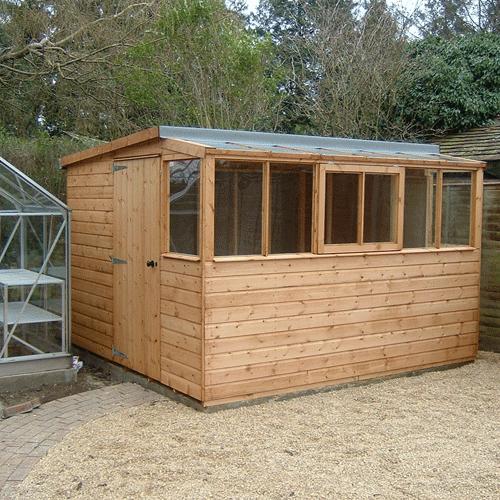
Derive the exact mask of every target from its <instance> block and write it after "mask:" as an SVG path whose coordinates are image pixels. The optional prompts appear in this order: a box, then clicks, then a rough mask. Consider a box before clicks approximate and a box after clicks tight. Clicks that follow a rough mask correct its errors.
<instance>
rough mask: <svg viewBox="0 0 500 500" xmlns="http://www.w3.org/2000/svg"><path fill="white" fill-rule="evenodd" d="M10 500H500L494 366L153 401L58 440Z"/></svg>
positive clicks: (497, 365) (483, 361) (486, 358)
mask: <svg viewBox="0 0 500 500" xmlns="http://www.w3.org/2000/svg"><path fill="white" fill-rule="evenodd" d="M16 498H17V499H23V500H24V499H37V500H44V499H58V500H59V499H67V498H70V499H82V500H83V499H92V500H94V499H99V500H108V499H113V500H122V499H123V500H138V499H142V498H145V499H162V500H164V499H169V500H170V499H183V500H189V499H196V500H198V499H210V498H214V499H249V500H250V499H251V500H254V499H266V500H267V499H285V498H298V499H323V498H324V499H342V500H350V499H353V500H354V499H355V500H364V499H379V500H380V499H390V500H398V499H426V500H429V499H439V500H446V499H454V500H456V499H468V500H473V499H500V355H499V354H493V353H485V352H481V353H480V355H479V358H478V360H477V361H476V362H474V363H471V364H468V365H465V366H462V367H459V368H454V369H450V370H445V371H435V372H427V373H423V374H421V375H418V376H414V377H401V378H393V379H388V380H384V381H381V382H379V383H372V384H368V385H363V386H353V387H347V388H344V389H341V390H333V391H329V392H321V393H316V394H312V395H307V396H301V397H297V398H292V399H287V400H280V399H274V400H269V401H266V402H264V403H261V404H258V405H254V406H248V407H240V408H235V409H227V410H223V411H220V412H216V413H200V412H197V411H195V410H193V409H191V408H188V407H185V406H183V405H181V404H178V403H175V402H172V401H169V400H166V399H160V400H159V401H158V402H156V403H154V404H152V405H146V406H141V407H137V408H133V409H129V410H125V411H122V412H120V413H117V414H112V415H108V416H106V417H103V418H101V419H99V420H96V421H94V422H91V423H89V424H86V425H84V426H83V427H81V428H79V429H77V430H76V431H74V432H72V433H70V434H68V435H67V436H66V438H64V440H63V441H61V443H59V444H58V445H56V446H54V447H53V448H52V449H51V450H50V452H49V453H48V455H47V456H46V457H44V458H43V459H42V460H41V461H40V462H39V463H38V464H37V465H36V466H35V468H34V469H33V470H32V472H31V473H30V475H29V476H28V477H27V478H26V480H25V481H23V483H22V484H21V486H20V487H19V493H18V495H17V497H16Z"/></svg>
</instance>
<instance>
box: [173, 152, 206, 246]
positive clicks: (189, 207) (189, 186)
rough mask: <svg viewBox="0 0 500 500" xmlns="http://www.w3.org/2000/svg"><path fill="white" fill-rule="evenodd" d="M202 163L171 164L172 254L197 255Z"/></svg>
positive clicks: (181, 162)
mask: <svg viewBox="0 0 500 500" xmlns="http://www.w3.org/2000/svg"><path fill="white" fill-rule="evenodd" d="M199 214H200V160H199V159H195V160H183V161H173V162H170V238H169V241H170V251H171V252H176V253H184V254H188V255H198V231H199Z"/></svg>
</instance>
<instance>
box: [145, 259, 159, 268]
mask: <svg viewBox="0 0 500 500" xmlns="http://www.w3.org/2000/svg"><path fill="white" fill-rule="evenodd" d="M157 265H158V262H155V261H154V260H148V261H147V262H146V266H148V267H156V266H157Z"/></svg>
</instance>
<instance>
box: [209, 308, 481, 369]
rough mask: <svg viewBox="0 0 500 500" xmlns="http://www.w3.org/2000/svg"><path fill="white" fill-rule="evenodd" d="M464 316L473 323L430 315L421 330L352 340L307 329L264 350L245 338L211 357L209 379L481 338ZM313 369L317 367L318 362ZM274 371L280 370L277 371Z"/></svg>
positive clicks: (363, 335)
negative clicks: (212, 374) (371, 351)
mask: <svg viewBox="0 0 500 500" xmlns="http://www.w3.org/2000/svg"><path fill="white" fill-rule="evenodd" d="M447 316H448V321H449V320H451V319H452V316H451V315H447ZM463 317H464V318H465V319H468V320H469V321H464V322H463V323H450V324H444V325H441V324H436V321H435V318H434V322H433V318H432V317H431V316H428V317H426V318H424V320H423V321H421V322H419V321H418V320H415V319H414V320H413V324H415V323H416V324H422V325H425V326H421V327H419V328H411V327H409V328H408V329H404V330H403V329H394V330H393V331H390V330H389V331H387V330H382V331H376V332H375V333H371V334H361V335H360V334H359V331H357V335H356V336H351V337H339V336H332V337H323V338H321V337H320V335H321V332H319V331H318V332H315V331H312V332H308V331H306V330H301V331H298V332H293V333H289V334H288V341H289V343H288V344H287V343H283V344H281V345H280V344H276V345H268V346H266V345H265V341H267V342H268V343H270V344H272V341H271V339H263V340H264V342H263V344H262V346H261V347H253V348H249V345H252V341H251V340H250V339H245V338H241V339H240V341H241V342H240V349H239V350H237V349H235V350H234V351H230V352H226V353H218V354H211V355H209V356H207V361H206V368H207V376H210V375H208V373H209V372H212V371H215V372H217V371H220V370H227V371H228V374H229V373H232V372H233V371H237V370H241V369H243V370H246V371H247V372H251V370H252V367H253V366H254V365H260V364H262V363H271V364H272V363H278V364H281V363H285V364H287V363H290V365H291V366H293V365H294V363H295V366H296V368H297V369H299V368H300V369H306V370H307V369H308V368H307V366H308V363H311V360H312V359H313V358H314V357H317V358H318V361H317V362H320V363H321V366H325V365H327V364H328V363H330V364H334V363H335V361H336V356H334V355H336V354H337V353H339V352H346V351H349V352H351V354H352V357H353V358H356V357H357V354H356V353H357V352H358V351H362V350H363V349H366V348H368V347H369V348H378V349H387V347H388V346H390V345H392V346H393V347H394V348H395V351H394V352H398V349H399V348H398V347H397V346H400V347H401V352H403V351H404V350H405V349H409V348H411V345H407V344H412V343H415V342H420V341H422V340H426V341H427V342H428V345H429V346H430V345H431V344H432V343H433V342H435V344H436V345H437V344H440V343H441V341H442V338H443V336H450V335H453V336H457V335H463V334H473V335H477V321H476V320H475V319H474V314H468V315H467V313H463ZM388 321H390V320H388ZM410 323H412V322H410V321H408V322H407V324H410ZM394 324H396V323H394ZM428 325H430V326H428ZM379 326H380V325H379ZM386 326H387V323H386ZM398 326H399V325H398ZM400 328H401V327H400ZM294 333H295V334H294ZM323 333H324V330H323ZM284 337H285V336H284V335H282V336H281V339H277V340H278V341H279V340H281V341H283V340H285V338H284ZM247 342H248V343H247ZM430 350H432V349H430ZM305 358H307V359H308V361H307V362H306V363H303V362H302V361H301V360H304V359H305ZM312 366H314V363H313V364H312ZM273 370H274V371H276V368H274V369H273ZM226 376H228V375H226Z"/></svg>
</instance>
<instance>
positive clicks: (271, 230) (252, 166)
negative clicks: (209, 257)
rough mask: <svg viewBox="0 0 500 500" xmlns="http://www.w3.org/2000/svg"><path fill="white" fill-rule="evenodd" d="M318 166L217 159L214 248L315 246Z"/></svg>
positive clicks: (227, 251) (254, 251)
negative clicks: (315, 168)
mask: <svg viewBox="0 0 500 500" xmlns="http://www.w3.org/2000/svg"><path fill="white" fill-rule="evenodd" d="M312 186H313V166H312V165H307V164H289V163H269V162H245V161H225V160H217V161H216V163H215V211H214V219H215V223H214V226H215V229H214V253H215V255H216V256H225V255H226V256H228V255H268V254H269V253H274V254H277V253H299V252H310V251H311V239H312V189H313V188H312Z"/></svg>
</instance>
